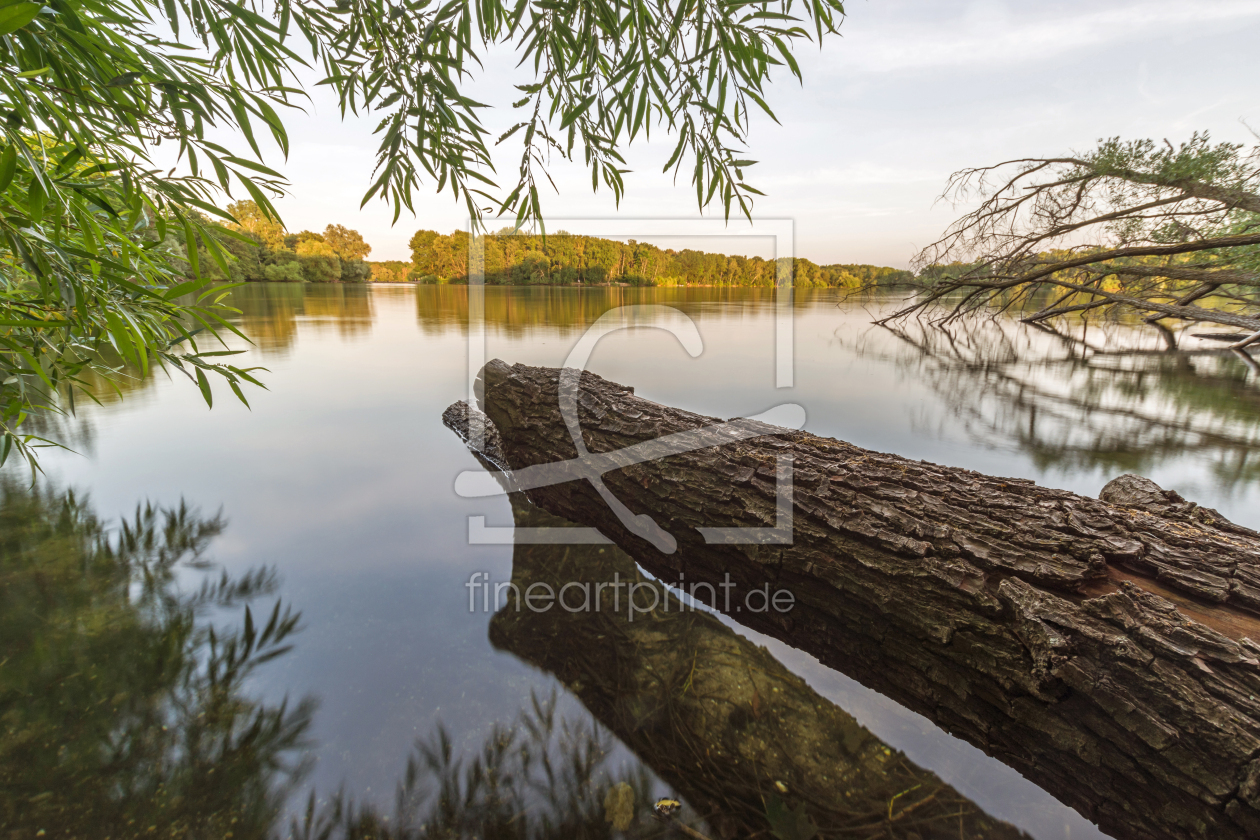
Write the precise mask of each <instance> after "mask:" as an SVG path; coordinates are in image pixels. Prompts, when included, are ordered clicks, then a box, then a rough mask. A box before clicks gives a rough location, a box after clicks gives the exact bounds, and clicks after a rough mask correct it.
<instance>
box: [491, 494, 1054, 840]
mask: <svg viewBox="0 0 1260 840" xmlns="http://www.w3.org/2000/svg"><path fill="white" fill-rule="evenodd" d="M512 514H513V519H514V521H515V523H516V525H517V527H539V526H545V527H566V526H568V525H569V524H570V523H568V522H566V521H565V520H562V519H559V518H558V517H554V516H551V515H549V514H547V513H545V512H543V511H541V510H540V509H538V508H537V507H535V506H534V505H532V504H530V503H529V502H527V501H525V499H524V498H523V497H522V496H521V494H513V498H512ZM614 579H616V580H620V581H630V582H633V583H634V584H636V589H635V590H634V593H635V598H636V603H637V605H638V610H637V611H636V612H635V613H634V614H633V615H632V614H631V612H630V610H629V603H628V597H629V596H628V593H627V592H626V591H621V592H618V593H617V595H616V596H615V595H614V593H613V592H612V591H610V590H608V589H603V590H602V591H599V596H600V597H599V600H600V603H599V609H598V610H596V609H594V608H593V607H591V608H590V609H583V610H574V611H573V612H570V611H567V610H565V609H562V608H560V607H558V606H556V605H554V604H552V605H551V608H550V609H547V610H546V611H541V612H540V611H535V610H531V609H528V608H525V607H523V606H522V605H521V603H520V602H518V601H516V600H514V599H513V598H512V597H511V596H510V594H509V595H506V596H505V598H504V601H503V603H502V608H501V609H500V610H499V612H498V613H496V614H495V616H494V617H493V619H491V622H490V640H491V641H492V642H493V643H494V645H495V647H497V648H500V649H502V650H505V651H508V652H510V653H512V654H514V655H515V656H517V657H519V658H520V659H522V660H524V661H526V662H529V663H531V664H533V665H535V666H537V667H539V668H543V669H545V670H547V671H550V672H551V673H553V674H555V675H556V677H557V678H559V679H560V680H561V681H562V682H563V683H564V684H565V686H566V687H567V688H568V689H569V690H570V691H571V692H572V693H573V694H574V695H575V696H577V697H578V698H579V699H580V700H581V701H582V703H583V704H584V705H585V706H586V707H587V709H588V710H589V711H590V712H591V713H592V714H593V715H594V716H595V717H596V718H597V719H598V720H599V721H600V722H601V723H603V724H604V725H605V726H606V727H608V728H609V729H610V730H611V731H612V732H613V733H614V734H615V735H616V736H617V737H618V738H619V739H621V741H622V742H623V743H625V744H626V745H627V746H629V747H630V748H631V749H632V750H634V752H635V753H636V754H637V755H638V756H639V758H640V759H641V760H643V762H644V763H645V764H647V765H648V766H649V767H651V768H652V769H653V771H654V772H655V773H656V774H657V775H658V776H659V777H661V779H663V780H664V781H665V782H666V783H667V784H669V785H670V786H671V789H672V790H673V791H675V792H677V793H678V794H679V795H681V796H683V797H684V798H685V799H686V800H687V801H688V802H689V803H691V805H692V806H693V807H695V808H696V809H697V811H699V813H700V815H701V816H702V817H703V818H704V819H705V820H706V821H707V822H708V824H709V828H708V829H707V831H711V832H712V834H713V836H714V837H715V840H716V838H722V840H725V838H737V837H769V831H770V829H771V828H772V827H773V826H772V825H771V824H770V823H769V822H768V819H767V811H768V809H773V807H774V806H773V804H772V802H773V800H774V799H776V798H777V799H779V800H781V801H782V802H783V804H784V805H785V806H786V807H787V808H790V809H797V808H800V807H802V806H804V808H805V810H806V812H807V813H808V814H809V816H810V817H811V819H812V820H813V821H814V823H815V825H817V827H818V828H819V829H820V830H821V831H822V834H823V836H824V837H852V838H866V837H870V838H876V837H878V838H900V839H901V840H904V838H911V837H916V838H920V840H955V838H958V837H960V836H962V837H966V838H970V840H1029V838H1028V835H1026V834H1025V833H1023V832H1022V831H1020V830H1018V829H1016V828H1015V827H1013V826H1011V825H1010V824H1009V823H1006V822H1002V821H1000V820H996V819H994V818H992V817H991V816H989V815H988V814H986V813H985V812H984V811H983V810H981V809H980V808H979V807H978V806H977V805H976V804H975V803H974V802H972V801H971V800H969V799H967V798H966V797H965V796H963V795H962V794H960V793H959V792H958V791H957V790H955V789H954V788H952V787H950V786H949V785H947V784H945V783H944V782H942V781H941V779H940V778H939V777H938V776H936V775H935V774H934V773H932V772H930V771H927V770H924V769H923V768H921V767H919V766H917V765H915V764H914V763H913V762H911V761H910V760H909V759H907V758H906V756H905V755H903V754H902V753H900V752H898V751H897V750H894V749H890V748H889V747H888V746H887V745H886V744H884V743H883V742H882V741H880V740H879V739H878V738H877V737H875V736H874V735H873V734H872V733H871V732H870V731H869V730H867V729H866V728H865V727H863V726H861V725H860V724H859V723H858V722H857V721H856V720H854V719H853V717H852V716H851V715H850V714H849V713H848V712H846V711H844V710H843V709H841V708H839V707H837V706H835V705H834V704H832V703H830V702H828V701H827V700H826V699H824V698H823V697H820V696H819V695H818V694H817V693H816V692H815V691H814V690H813V689H811V688H810V687H809V686H808V685H806V684H805V682H804V681H803V680H802V679H801V678H800V677H798V676H796V675H795V674H793V673H792V672H791V671H789V670H788V669H787V668H786V667H784V666H783V665H782V664H781V663H780V662H779V661H778V660H777V659H775V658H774V657H773V656H772V655H771V654H770V653H769V651H767V650H766V649H765V648H763V647H760V646H758V645H755V644H753V643H752V642H750V641H748V640H747V639H745V638H743V637H741V636H739V635H737V634H736V633H734V632H733V631H732V630H731V629H730V628H728V627H726V626H725V625H723V624H722V623H721V622H719V621H718V620H717V619H715V618H714V617H713V616H711V615H708V614H707V613H705V612H703V611H697V610H695V609H694V608H688V607H686V606H685V605H684V604H683V602H682V601H680V600H679V599H678V598H677V597H676V596H675V595H673V594H672V593H670V592H669V591H668V590H667V589H665V587H663V586H661V585H660V584H659V583H656V582H653V581H648V580H647V579H646V578H644V577H643V576H642V575H640V574H639V573H638V570H637V569H636V568H635V565H634V561H633V560H631V559H630V558H629V557H628V556H627V555H626V554H625V553H623V552H621V551H619V550H618V549H617V548H616V547H614V546H598V545H573V546H569V545H517V546H516V547H515V548H514V549H513V555H512V583H513V584H515V585H516V587H517V591H519V592H528V591H530V590H529V587H531V586H535V585H538V584H545V585H546V586H548V587H550V590H551V591H553V592H559V591H560V590H561V589H562V587H565V586H570V587H572V588H571V590H570V594H569V596H568V601H567V603H568V604H570V605H572V606H574V607H577V606H581V605H583V602H584V600H585V598H584V596H583V595H582V594H581V593H582V590H581V589H580V586H581V585H582V584H586V585H587V587H588V589H587V590H586V591H587V592H595V591H597V590H595V586H596V585H597V584H599V583H604V582H608V581H612V580H614ZM592 600H593V599H592ZM587 606H589V604H588V605H587ZM640 804H641V805H646V804H647V803H640ZM768 806H769V808H768ZM802 836H803V835H802Z"/></svg>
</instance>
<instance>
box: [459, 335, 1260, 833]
mask: <svg viewBox="0 0 1260 840" xmlns="http://www.w3.org/2000/svg"><path fill="white" fill-rule="evenodd" d="M482 376H483V384H484V393H485V400H486V403H485V405H486V412H487V414H488V415H489V417H490V419H491V420H492V421H493V424H494V426H495V427H496V428H497V433H498V436H499V438H500V441H499V445H500V447H501V451H499V452H497V453H496V456H497V460H499V462H500V463H502V464H503V465H505V466H507V467H510V468H511V469H513V470H518V471H519V470H521V469H522V468H524V467H527V466H530V465H534V464H543V463H550V462H557V461H562V460H565V459H572V458H574V457H576V455H577V452H576V448H575V446H574V444H573V442H572V440H571V439H570V437H569V432H568V430H567V429H566V427H565V425H564V423H563V422H562V419H561V416H560V413H559V402H558V397H557V393H558V385H559V371H558V370H555V369H546V368H531V367H526V366H523V365H516V366H508V365H507V364H505V363H503V362H501V361H497V360H496V361H493V362H491V363H490V364H488V365H487V366H486V368H485V370H484V371H483V374H482ZM578 406H579V414H580V419H581V424H582V429H583V439H584V442H585V445H586V446H587V447H588V449H589V450H590V451H591V452H592V453H603V452H611V451H614V450H617V449H621V448H623V447H626V446H629V445H632V444H636V443H641V442H643V441H646V440H651V439H655V438H659V437H661V436H663V435H667V434H672V433H676V432H682V431H686V430H691V429H697V428H700V427H704V426H708V425H711V424H714V423H716V422H719V421H717V420H715V419H713V418H708V417H703V416H700V415H697V414H693V413H690V412H686V411H681V410H678V409H674V408H669V407H666V406H662V405H659V404H656V403H653V402H650V401H648V400H643V399H640V398H637V397H635V396H634V394H633V391H632V389H629V388H626V387H624V386H621V385H617V384H615V383H612V382H608V381H605V380H603V379H601V378H599V377H597V376H594V375H591V374H584V375H583V376H582V380H581V390H580V394H579V397H578ZM781 453H788V454H790V455H791V456H792V459H793V463H794V490H793V514H794V532H793V541H792V544H791V545H785V546H776V545H759V546H754V545H722V544H714V545H710V544H706V543H705V541H704V539H703V537H702V536H701V534H700V533H699V532H698V531H697V530H696V528H697V527H738V526H750V525H751V526H767V525H769V526H772V525H773V524H774V522H775V463H776V457H777V456H778V455H780V454H781ZM604 481H605V482H606V484H607V487H608V488H609V489H610V490H611V491H612V493H613V494H614V495H615V496H617V498H619V499H620V500H621V501H622V502H624V503H625V504H626V505H627V506H628V507H629V508H630V509H631V510H632V511H634V512H636V513H641V514H642V513H646V514H649V515H650V516H652V517H653V518H654V519H655V520H656V522H657V523H659V524H660V525H661V526H662V527H663V528H664V529H665V530H666V531H668V532H669V533H670V534H672V535H673V537H674V538H676V540H677V542H678V550H677V552H675V553H672V554H663V553H661V552H660V551H658V550H656V549H655V548H654V547H653V546H652V545H651V544H650V543H649V542H647V541H646V540H645V539H643V538H641V537H639V536H636V535H635V534H634V533H632V532H630V531H629V530H627V529H626V528H625V527H623V526H622V525H621V523H620V521H619V520H618V519H617V517H616V516H615V515H614V514H613V512H612V511H611V510H610V509H609V507H608V506H607V505H606V504H605V503H604V502H603V501H602V500H601V499H600V497H599V496H598V494H597V493H596V492H595V490H594V489H593V488H592V486H591V484H590V483H589V482H587V481H569V482H566V483H562V484H556V485H551V486H546V487H539V488H536V489H533V490H531V491H529V498H530V499H531V500H532V501H533V502H534V503H535V504H537V505H538V506H540V507H542V508H544V509H545V510H547V511H549V512H551V513H553V514H556V515H558V516H562V517H564V518H565V519H568V520H571V521H573V522H577V523H580V524H583V525H588V526H594V527H596V528H598V529H599V530H600V531H601V532H602V533H603V534H605V535H606V536H607V537H608V538H610V539H611V540H612V541H613V542H615V543H616V544H617V545H618V546H619V547H621V548H622V549H624V550H625V551H626V552H627V553H628V554H629V555H630V556H631V557H633V558H634V559H635V560H636V561H637V562H639V563H640V564H641V565H642V566H643V567H644V568H645V569H646V570H647V571H649V572H650V573H652V574H653V575H655V576H657V577H660V578H662V579H663V580H665V581H669V582H675V581H680V580H681V579H682V577H683V575H685V582H684V584H683V585H684V586H687V587H690V586H691V584H693V583H695V582H698V581H707V582H710V583H716V582H720V581H721V580H723V576H724V575H729V576H730V580H731V581H733V582H734V583H735V584H736V586H737V590H736V591H738V592H746V591H749V590H751V589H753V588H759V587H762V586H763V585H765V584H767V583H768V584H770V585H772V586H773V587H776V588H786V589H789V590H791V591H792V592H793V593H794V595H795V598H796V606H795V608H794V609H793V610H792V611H791V612H790V613H788V614H786V615H781V614H778V613H775V612H773V611H771V612H769V613H751V612H749V611H747V610H743V611H738V607H737V606H735V605H731V606H732V607H734V609H733V610H732V611H731V613H730V614H731V615H732V617H733V618H735V619H736V620H738V621H740V622H742V623H744V624H746V625H747V626H749V627H752V628H754V629H756V630H758V631H760V632H764V633H767V634H770V635H772V636H775V637H777V638H779V639H782V640H784V641H786V642H788V643H789V644H792V645H794V646H796V647H797V648H800V649H802V650H805V651H807V652H809V653H811V654H813V655H814V656H816V657H817V658H819V659H820V660H821V661H822V662H823V663H824V664H826V665H828V666H830V667H833V668H836V669H838V670H840V671H842V672H844V673H846V674H848V675H849V676H851V677H853V678H855V679H857V680H859V681H861V682H862V683H864V684H866V685H868V686H870V687H872V688H875V689H876V690H879V691H881V692H883V693H884V694H887V695H888V696H890V697H892V698H894V699H896V700H898V701H899V702H901V703H902V704H904V705H905V706H907V707H909V708H911V709H913V710H915V711H917V712H919V713H921V714H923V715H925V716H927V717H929V718H930V719H931V720H933V721H935V722H936V723H937V724H938V725H940V726H942V727H943V728H944V729H946V730H947V731H949V732H951V733H953V734H954V735H956V736H958V737H960V738H963V739H964V740H966V741H968V742H970V743H972V744H974V745H976V746H978V747H980V748H981V749H983V750H984V751H985V752H987V753H988V754H990V755H993V756H995V757H997V758H998V759H1000V760H1002V761H1004V762H1005V763H1007V764H1009V765H1010V766H1012V767H1014V768H1016V769H1017V770H1019V771H1020V772H1022V773H1023V774H1024V775H1025V776H1027V777H1028V778H1029V779H1031V780H1033V781H1034V782H1036V783H1037V784H1039V785H1041V786H1042V787H1043V788H1045V789H1046V790H1048V791H1049V792H1051V793H1052V794H1054V795H1055V796H1057V797H1058V798H1059V799H1060V800H1062V801H1063V802H1065V803H1067V804H1069V805H1071V806H1072V807H1074V808H1076V809H1077V810H1078V811H1079V812H1081V813H1082V814H1083V815H1084V816H1086V817H1087V818H1089V819H1091V820H1093V821H1095V822H1097V823H1098V824H1099V825H1100V827H1102V829H1103V830H1104V831H1107V832H1109V833H1110V834H1112V835H1114V836H1116V837H1120V838H1169V840H1172V839H1173V838H1178V839H1180V838H1186V837H1195V838H1198V837H1202V838H1243V837H1248V836H1252V837H1254V836H1257V835H1260V700H1258V699H1257V698H1258V697H1260V645H1257V644H1255V643H1254V642H1252V641H1251V639H1252V638H1260V621H1258V620H1257V613H1258V612H1260V535H1258V534H1256V533H1255V532H1253V531H1250V530H1248V529H1246V528H1241V527H1239V526H1236V525H1233V524H1231V523H1229V522H1227V521H1226V520H1224V518H1223V517H1221V516H1219V515H1218V514H1216V513H1215V512H1213V511H1210V510H1207V509H1205V508H1200V507H1197V506H1195V505H1193V504H1192V503H1188V502H1185V501H1184V500H1182V499H1181V498H1180V497H1178V496H1176V494H1171V493H1165V492H1163V491H1160V490H1159V489H1158V488H1157V487H1155V486H1154V485H1153V484H1151V483H1150V482H1145V481H1144V480H1141V479H1128V480H1125V481H1123V482H1120V483H1119V484H1113V485H1112V486H1111V487H1110V488H1109V490H1108V492H1106V493H1104V496H1107V497H1108V498H1110V499H1111V501H1102V500H1097V499H1090V498H1086V497H1082V496H1078V495H1076V494H1073V493H1069V492H1066V491H1061V490H1052V489H1047V488H1043V487H1038V486H1036V485H1035V484H1033V483H1032V482H1030V481H1026V480H1020V479H1010V478H996V477H991V476H985V475H981V474H978V473H975V472H971V471H968V470H962V469H955V468H950V467H943V466H938V465H935V464H930V463H926V462H921V461H911V460H907V459H904V458H899V457H897V456H894V455H886V454H881V453H877V452H871V451H868V450H863V449H860V448H858V447H855V446H851V445H849V444H846V443H843V442H840V441H836V440H831V439H825V438H819V437H815V436H813V435H809V434H807V433H802V432H789V431H786V430H784V431H783V432H782V433H780V434H772V435H766V436H763V437H759V438H755V439H752V440H744V441H738V442H734V443H729V444H726V445H722V446H716V447H710V448H708V449H704V450H699V451H693V452H688V453H685V454H679V455H673V456H670V457H668V458H664V459H662V460H658V461H649V462H645V463H640V464H635V465H632V466H628V467H625V468H623V469H618V470H615V471H612V472H609V473H607V474H606V475H605V476H604ZM700 594H701V595H702V596H703V595H704V594H706V593H705V590H703V589H701V590H700ZM714 606H716V607H718V608H719V609H721V608H722V607H723V606H724V605H723V604H722V603H718V604H714Z"/></svg>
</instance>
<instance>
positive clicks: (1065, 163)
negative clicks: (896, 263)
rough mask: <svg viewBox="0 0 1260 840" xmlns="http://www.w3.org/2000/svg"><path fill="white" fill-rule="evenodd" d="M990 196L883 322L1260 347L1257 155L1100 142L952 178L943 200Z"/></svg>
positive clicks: (1194, 146)
mask: <svg viewBox="0 0 1260 840" xmlns="http://www.w3.org/2000/svg"><path fill="white" fill-rule="evenodd" d="M945 197H946V198H950V199H952V200H955V201H958V202H969V201H971V200H973V199H975V198H980V199H982V201H981V204H980V206H979V207H977V208H976V209H975V210H973V211H971V212H970V213H967V214H966V215H965V216H963V217H962V218H961V219H959V220H958V221H957V222H955V223H954V224H953V225H952V226H951V227H950V228H949V230H948V231H947V232H946V234H945V236H944V237H943V238H942V239H940V240H939V241H938V242H935V243H933V244H932V245H930V246H928V247H927V248H926V249H924V250H923V251H922V252H921V253H920V254H919V255H918V256H917V257H916V262H915V266H914V267H915V268H916V269H917V270H918V271H919V276H920V278H922V279H924V280H925V281H927V283H928V286H927V289H926V291H925V292H924V293H923V294H921V295H919V296H918V297H917V298H916V299H914V300H912V301H908V302H907V303H906V305H905V306H903V307H901V308H899V309H898V310H896V311H895V312H894V313H893V314H892V315H889V316H888V317H886V318H883V319H881V321H880V322H879V323H887V322H890V321H894V320H898V319H902V318H905V317H907V316H910V315H921V314H927V313H932V314H931V316H930V317H932V319H933V320H937V321H951V320H955V319H958V318H960V317H963V316H965V315H968V314H971V313H975V312H978V311H981V310H992V309H994V308H996V309H998V310H1002V311H1006V310H1016V311H1019V312H1021V313H1025V314H1023V315H1022V320H1024V321H1025V322H1029V323H1043V322H1046V321H1049V320H1051V319H1054V318H1057V317H1060V316H1065V315H1070V314H1074V313H1093V312H1099V314H1103V313H1105V314H1106V316H1107V317H1113V318H1124V317H1134V316H1137V317H1140V318H1141V319H1144V320H1145V321H1146V322H1147V323H1149V324H1152V325H1153V326H1155V327H1156V328H1157V329H1160V330H1161V331H1162V332H1164V333H1165V335H1166V337H1167V339H1168V340H1169V342H1170V345H1171V344H1172V342H1173V334H1172V331H1171V330H1170V329H1169V328H1168V326H1167V325H1166V324H1165V323H1162V322H1165V321H1171V322H1173V324H1174V325H1175V324H1176V322H1181V323H1183V324H1184V323H1211V324H1221V325H1224V326H1228V327H1233V328H1235V329H1237V330H1242V331H1243V332H1241V333H1235V334H1231V335H1227V336H1221V335H1214V336H1209V337H1212V338H1225V339H1226V340H1228V341H1230V346H1231V347H1232V348H1236V349H1241V348H1243V347H1246V346H1248V345H1250V344H1253V343H1256V342H1258V341H1260V145H1258V146H1256V147H1253V148H1251V149H1247V148H1246V147H1244V146H1242V145H1238V144H1231V143H1221V144H1216V145H1213V144H1212V143H1211V142H1210V141H1209V138H1208V136H1207V135H1206V134H1195V135H1194V136H1193V137H1192V138H1191V139H1190V140H1189V141H1188V142H1186V143H1183V144H1182V145H1181V146H1180V147H1174V146H1173V145H1172V144H1171V143H1169V142H1168V141H1167V140H1165V141H1164V142H1163V144H1157V143H1155V142H1154V141H1151V140H1139V141H1129V142H1122V141H1120V140H1119V139H1112V140H1107V141H1103V142H1101V143H1100V144H1099V146H1098V147H1097V148H1096V149H1094V150H1093V151H1091V152H1089V153H1087V154H1084V155H1079V156H1068V157H1057V158H1026V159H1021V160H1011V161H1006V162H1003V163H1000V164H996V165H994V166H986V167H981V168H978V169H966V170H963V171H961V172H957V173H955V174H954V175H953V176H952V177H951V179H950V184H949V187H948V189H947V191H946V193H945Z"/></svg>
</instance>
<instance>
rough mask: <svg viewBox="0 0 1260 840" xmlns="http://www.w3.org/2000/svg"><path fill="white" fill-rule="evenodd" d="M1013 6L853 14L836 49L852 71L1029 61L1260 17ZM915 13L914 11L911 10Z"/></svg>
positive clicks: (1244, 7) (1185, 7)
mask: <svg viewBox="0 0 1260 840" xmlns="http://www.w3.org/2000/svg"><path fill="white" fill-rule="evenodd" d="M1026 10H1027V7H1024V9H1021V10H1020V14H1019V15H1018V16H1015V15H1012V14H1010V13H1009V11H1008V9H1007V7H1006V6H1005V5H1004V4H1002V3H988V2H986V3H976V4H972V5H971V6H970V7H969V8H968V11H967V13H965V14H963V15H960V16H955V17H953V18H952V19H945V20H942V19H939V18H938V19H935V20H931V21H924V20H923V17H924V16H923V15H919V14H915V17H914V19H913V20H910V19H903V20H901V21H898V22H897V24H896V25H894V26H889V25H888V24H889V23H890V21H889V20H887V19H886V18H885V19H882V20H878V21H877V20H876V16H874V15H872V16H870V18H869V19H868V20H869V22H870V23H871V29H870V30H868V29H866V27H865V25H864V24H865V23H866V22H867V21H865V20H864V17H865V16H864V14H863V13H862V12H854V13H852V14H850V16H849V18H848V20H846V22H845V25H844V28H843V30H842V31H843V32H844V33H845V34H846V37H845V42H844V44H843V45H841V47H840V49H839V50H838V51H837V52H838V53H839V54H840V55H842V56H843V58H842V59H841V60H840V61H838V62H837V64H840V65H843V68H844V71H845V72H846V73H850V72H854V71H856V72H858V73H872V74H879V73H895V72H906V71H915V70H930V69H934V68H941V67H955V68H965V67H972V66H974V67H981V68H984V69H986V70H990V71H991V70H993V69H994V68H996V67H998V66H1000V65H1012V64H1029V63H1034V62H1040V61H1046V60H1048V59H1052V58H1058V57H1061V56H1064V55H1067V54H1069V53H1072V52H1077V51H1080V50H1085V49H1097V48H1099V47H1104V46H1107V45H1111V44H1119V43H1122V42H1127V41H1135V40H1149V39H1151V38H1153V37H1160V38H1166V37H1168V36H1169V35H1170V34H1178V35H1181V34H1185V33H1186V32H1187V30H1194V29H1201V28H1204V27H1207V26H1214V25H1220V24H1225V23H1240V22H1243V21H1260V0H1220V2H1202V1H1200V2H1195V3H1181V2H1142V3H1131V4H1127V5H1124V6H1119V7H1112V8H1103V9H1098V8H1093V7H1090V8H1087V9H1086V10H1083V11H1081V12H1079V13H1075V14H1071V13H1069V14H1064V13H1063V11H1062V10H1061V8H1060V10H1058V11H1057V13H1056V14H1054V15H1049V14H1037V15H1030V14H1027V13H1026ZM907 17H909V16H907Z"/></svg>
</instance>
